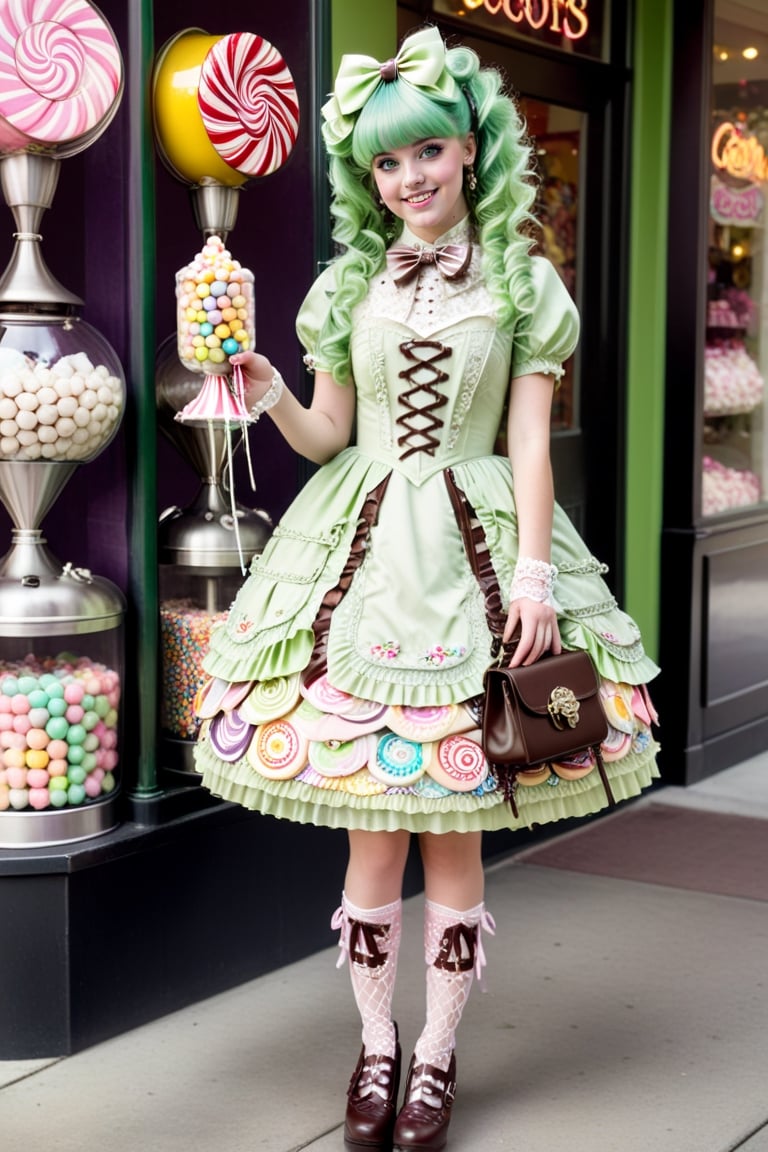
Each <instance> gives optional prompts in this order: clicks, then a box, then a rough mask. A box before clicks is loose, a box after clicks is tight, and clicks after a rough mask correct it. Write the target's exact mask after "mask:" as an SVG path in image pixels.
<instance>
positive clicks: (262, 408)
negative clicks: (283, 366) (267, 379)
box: [248, 369, 285, 424]
mask: <svg viewBox="0 0 768 1152" xmlns="http://www.w3.org/2000/svg"><path fill="white" fill-rule="evenodd" d="M284 389H285V381H284V380H283V378H282V376H281V375H280V373H279V372H278V371H277V369H275V371H274V374H273V376H272V383H271V384H270V386H269V388H267V390H266V392H265V393H264V395H263V396H262V398H261V400H257V401H256V403H255V404H254V405H253V407H252V408H250V409H249V411H248V415H249V416H250V418H251V422H252V423H253V424H255V423H256V422H257V420H258V419H259V417H260V416H262V415H263V414H264V413H265V412H268V411H269V409H270V408H274V406H275V404H277V402H278V400H279V399H280V397H281V396H282V394H283V391H284Z"/></svg>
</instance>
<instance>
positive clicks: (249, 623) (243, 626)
mask: <svg viewBox="0 0 768 1152" xmlns="http://www.w3.org/2000/svg"><path fill="white" fill-rule="evenodd" d="M251 628H253V620H241V621H240V622H239V624H238V625H237V631H238V632H239V633H240V635H241V636H244V635H245V633H246V632H250V630H251Z"/></svg>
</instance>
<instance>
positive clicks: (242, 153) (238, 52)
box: [197, 32, 299, 177]
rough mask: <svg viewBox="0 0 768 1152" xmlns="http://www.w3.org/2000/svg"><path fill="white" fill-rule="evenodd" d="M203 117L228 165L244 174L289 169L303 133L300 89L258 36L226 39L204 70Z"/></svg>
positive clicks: (200, 93)
mask: <svg viewBox="0 0 768 1152" xmlns="http://www.w3.org/2000/svg"><path fill="white" fill-rule="evenodd" d="M197 99H198V105H199V108H200V115H201V117H202V120H203V124H204V126H205V130H206V132H207V133H208V138H209V139H210V141H211V144H212V145H213V147H214V148H215V149H216V151H217V152H218V154H219V156H220V157H221V159H222V160H224V161H225V162H226V163H227V164H229V165H230V166H231V167H232V168H235V169H237V171H238V172H242V173H243V174H244V175H247V176H252V177H259V176H269V175H270V173H272V172H275V171H277V169H278V168H280V167H282V165H283V164H285V162H286V160H287V159H288V157H289V156H290V154H291V152H292V150H293V146H294V144H295V143H296V138H297V136H298V133H299V100H298V96H297V93H296V85H295V84H294V82H293V77H292V76H291V73H290V71H289V69H288V66H287V64H286V63H285V60H284V59H283V57H282V56H281V55H280V53H279V52H278V51H277V49H276V48H275V47H274V46H273V45H272V44H270V42H269V41H268V40H265V39H264V37H263V36H257V35H255V34H254V33H252V32H234V33H232V35H230V36H223V37H222V38H221V40H218V41H217V42H216V44H214V45H213V47H212V48H211V49H210V51H209V52H208V54H207V56H206V57H205V60H204V61H203V65H202V67H201V69H200V82H199V85H198V92H197Z"/></svg>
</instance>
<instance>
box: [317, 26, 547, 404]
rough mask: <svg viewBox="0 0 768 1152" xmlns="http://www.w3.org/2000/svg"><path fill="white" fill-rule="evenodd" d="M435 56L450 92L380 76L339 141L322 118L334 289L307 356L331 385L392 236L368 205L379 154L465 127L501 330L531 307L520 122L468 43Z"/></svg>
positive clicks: (524, 140) (475, 209) (532, 186)
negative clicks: (473, 147) (470, 136)
mask: <svg viewBox="0 0 768 1152" xmlns="http://www.w3.org/2000/svg"><path fill="white" fill-rule="evenodd" d="M445 59H446V65H445V66H446V69H447V70H448V71H449V72H450V74H451V75H452V76H453V78H454V79H455V81H456V83H457V85H458V88H457V92H458V96H457V98H455V99H452V100H450V99H444V98H441V97H438V96H435V95H430V94H427V93H426V92H425V91H424V90H423V89H420V88H417V87H414V86H413V85H412V84H409V83H408V82H407V81H403V80H400V79H395V80H392V81H382V82H381V83H379V84H378V85H377V86H376V88H375V89H374V91H373V92H372V94H371V96H370V97H369V98H368V100H367V101H366V103H365V104H364V105H363V107H362V108H361V109H360V111H359V113H358V114H357V119H356V122H355V126H354V130H353V131H352V132H351V133H350V134H349V135H348V136H347V137H346V138H345V139H343V140H341V141H339V140H338V139H335V138H334V137H333V134H332V133H331V132H329V131H327V126H326V125H323V134H324V137H325V144H326V151H327V152H328V155H329V177H330V182H331V189H332V200H331V214H332V216H333V221H334V223H333V239H334V241H335V243H336V244H337V245H338V247H339V249H340V250H341V255H340V256H339V257H338V259H337V260H336V262H335V266H336V271H337V275H336V284H337V287H336V291H335V293H334V296H333V299H332V301H331V307H330V311H329V313H328V316H327V319H326V321H325V323H324V325H323V327H322V329H321V331H320V334H319V339H318V345H317V357H318V360H320V361H322V362H323V363H325V364H328V365H329V367H330V368H331V371H332V374H333V377H334V379H335V380H336V381H337V382H338V383H346V382H347V381H348V380H349V378H350V374H351V371H350V331H351V315H352V309H353V308H354V306H355V305H356V304H357V303H359V301H360V300H362V299H363V297H364V296H365V293H366V291H367V288H368V283H369V281H370V279H371V277H372V276H374V275H375V274H376V273H377V272H379V271H380V269H381V268H382V267H383V265H384V263H385V252H386V249H387V247H388V246H389V244H390V243H391V242H392V239H393V233H392V218H391V217H390V216H389V214H388V213H386V211H385V210H384V209H383V208H382V207H381V206H380V205H379V203H378V200H377V196H376V190H375V183H374V179H373V175H372V162H373V159H374V157H375V156H377V155H379V154H380V153H382V152H389V151H391V150H393V149H395V148H402V147H405V146H407V145H408V144H410V143H412V142H413V141H416V140H423V139H426V138H427V137H429V136H437V137H463V136H465V135H466V134H467V133H468V132H470V131H474V133H475V137H476V141H477V156H476V158H475V162H474V167H475V173H476V176H477V188H476V190H475V192H474V193H471V194H470V195H469V196H468V203H469V204H470V210H471V215H472V219H473V221H474V223H475V227H476V229H477V232H478V239H479V242H480V246H481V248H482V252H483V257H482V272H483V276H484V278H485V282H486V284H487V286H488V289H489V291H490V293H491V295H492V297H493V299H494V302H495V305H496V310H497V317H498V322H499V324H500V325H501V326H502V327H504V328H511V327H513V326H516V325H517V324H519V323H522V324H525V323H527V317H528V316H529V315H530V313H531V310H532V307H533V286H532V280H531V271H530V261H529V259H528V256H529V253H530V250H531V247H532V244H533V239H532V229H533V226H534V224H535V220H534V217H533V215H532V213H531V208H532V205H533V202H534V200H535V197H536V181H535V178H534V170H533V154H532V149H531V145H530V141H529V140H528V136H527V132H526V128H525V125H524V122H523V120H522V117H521V115H520V112H519V110H518V108H517V105H516V103H515V102H514V100H513V99H512V98H511V97H510V96H509V95H507V94H506V92H505V91H504V85H503V80H502V77H501V75H500V73H499V72H498V71H497V70H496V69H495V68H481V67H480V60H479V57H478V56H477V54H476V53H475V52H474V51H472V49H470V48H466V47H463V46H459V47H455V48H448V49H447V50H446V57H445ZM467 93H468V94H467ZM472 105H474V108H473V107H472ZM475 114H476V121H475ZM395 223H396V224H398V223H399V222H398V221H396V222H395Z"/></svg>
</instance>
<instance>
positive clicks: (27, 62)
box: [0, 0, 123, 158]
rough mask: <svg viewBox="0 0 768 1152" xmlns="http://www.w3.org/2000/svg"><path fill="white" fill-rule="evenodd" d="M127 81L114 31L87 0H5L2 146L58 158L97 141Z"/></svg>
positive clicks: (0, 36) (0, 58) (0, 65)
mask: <svg viewBox="0 0 768 1152" xmlns="http://www.w3.org/2000/svg"><path fill="white" fill-rule="evenodd" d="M122 84H123V66H122V59H121V56H120V51H119V49H118V46H117V42H116V40H115V37H114V34H113V32H112V29H111V28H110V26H109V24H108V23H107V21H106V20H105V19H104V17H103V16H102V15H101V13H100V12H99V10H98V9H97V8H96V7H95V6H94V5H93V4H90V3H87V2H86V0H3V3H2V5H0V152H4V153H9V152H22V151H27V150H43V151H45V152H46V153H48V154H49V155H54V156H56V157H58V158H62V157H65V156H71V155H74V153H76V152H79V151H81V150H82V149H84V148H86V147H87V146H88V145H89V144H91V143H93V141H94V140H95V139H96V137H97V136H99V135H100V134H101V133H102V132H103V131H104V129H105V128H106V127H107V125H108V124H109V122H110V120H111V119H112V117H113V116H114V114H115V112H116V111H117V106H118V104H119V98H120V94H121V91H122Z"/></svg>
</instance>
